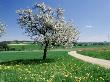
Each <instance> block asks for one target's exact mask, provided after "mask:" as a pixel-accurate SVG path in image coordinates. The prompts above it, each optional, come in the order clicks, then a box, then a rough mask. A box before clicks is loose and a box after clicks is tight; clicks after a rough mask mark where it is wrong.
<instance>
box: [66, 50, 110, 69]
mask: <svg viewBox="0 0 110 82" xmlns="http://www.w3.org/2000/svg"><path fill="white" fill-rule="evenodd" d="M68 54H69V55H71V56H73V57H75V58H78V59H80V60H83V61H86V62H89V63H92V64H97V65H99V66H101V67H105V68H107V69H110V61H109V60H104V59H98V58H93V57H89V56H84V55H81V54H78V53H77V52H76V51H70V52H68Z"/></svg>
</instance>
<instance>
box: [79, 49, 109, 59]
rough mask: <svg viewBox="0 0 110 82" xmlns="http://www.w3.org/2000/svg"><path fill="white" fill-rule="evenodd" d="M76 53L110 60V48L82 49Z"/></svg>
mask: <svg viewBox="0 0 110 82" xmlns="http://www.w3.org/2000/svg"><path fill="white" fill-rule="evenodd" d="M78 53H80V54H83V55H86V56H91V57H95V58H101V59H107V60H110V49H107V48H105V49H96V50H83V51H78Z"/></svg>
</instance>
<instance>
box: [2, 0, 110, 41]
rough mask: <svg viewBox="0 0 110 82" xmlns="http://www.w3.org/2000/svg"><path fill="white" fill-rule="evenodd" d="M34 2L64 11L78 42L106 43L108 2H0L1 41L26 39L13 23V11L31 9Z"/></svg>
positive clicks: (109, 16) (109, 27) (109, 18)
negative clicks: (77, 32) (73, 27)
mask: <svg viewBox="0 0 110 82" xmlns="http://www.w3.org/2000/svg"><path fill="white" fill-rule="evenodd" d="M36 2H38V3H39V2H45V3H46V4H47V5H49V6H51V7H53V8H58V7H62V8H64V10H65V18H66V19H67V20H70V19H71V20H72V21H73V23H75V25H76V26H78V29H79V31H80V39H79V41H82V42H88V41H108V37H107V36H108V33H110V0H0V19H1V20H2V21H3V22H4V23H5V24H7V25H8V26H7V28H6V34H5V35H4V36H3V37H2V38H1V40H30V38H29V37H26V34H25V33H24V32H23V30H21V28H20V27H19V25H18V24H17V21H16V19H17V15H16V10H17V9H21V8H22V9H25V8H31V7H32V6H33V4H35V3H36Z"/></svg>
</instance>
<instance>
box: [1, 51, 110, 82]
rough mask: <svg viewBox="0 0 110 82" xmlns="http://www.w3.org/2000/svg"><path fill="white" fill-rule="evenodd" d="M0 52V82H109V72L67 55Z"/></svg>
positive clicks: (59, 52)
mask: <svg viewBox="0 0 110 82" xmlns="http://www.w3.org/2000/svg"><path fill="white" fill-rule="evenodd" d="M42 54H43V53H42V52H41V51H36V52H31V51H24V52H23V51H21V52H16V51H15V52H0V82H109V81H110V70H109V69H104V68H101V67H99V66H96V65H92V64H88V63H85V62H83V61H80V60H77V59H75V58H73V57H71V56H69V55H68V54H67V51H49V52H48V57H47V60H45V61H43V60H42Z"/></svg>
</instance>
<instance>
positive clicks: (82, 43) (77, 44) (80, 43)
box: [75, 42, 110, 46]
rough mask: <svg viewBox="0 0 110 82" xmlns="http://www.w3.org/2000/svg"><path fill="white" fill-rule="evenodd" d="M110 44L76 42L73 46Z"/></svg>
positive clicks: (107, 43) (106, 43)
mask: <svg viewBox="0 0 110 82" xmlns="http://www.w3.org/2000/svg"><path fill="white" fill-rule="evenodd" d="M97 45H110V42H77V43H76V44H75V46H97Z"/></svg>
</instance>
